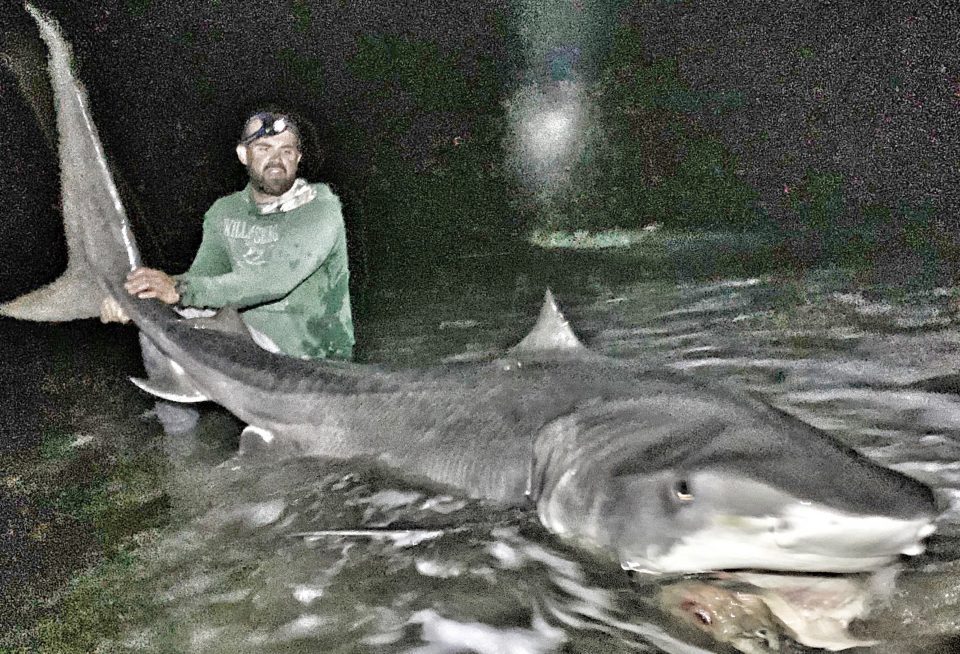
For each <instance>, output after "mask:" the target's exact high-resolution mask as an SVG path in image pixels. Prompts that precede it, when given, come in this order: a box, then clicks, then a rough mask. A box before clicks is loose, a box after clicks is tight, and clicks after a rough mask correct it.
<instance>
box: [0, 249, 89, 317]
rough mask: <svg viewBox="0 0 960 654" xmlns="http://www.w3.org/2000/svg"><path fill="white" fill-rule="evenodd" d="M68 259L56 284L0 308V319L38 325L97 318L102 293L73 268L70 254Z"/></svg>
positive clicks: (84, 275) (22, 296)
mask: <svg viewBox="0 0 960 654" xmlns="http://www.w3.org/2000/svg"><path fill="white" fill-rule="evenodd" d="M70 257H71V261H70V265H69V266H68V267H67V270H66V271H65V272H64V273H63V274H62V275H61V276H60V277H58V278H57V279H56V280H54V281H53V282H51V283H49V284H47V285H46V286H43V287H41V288H38V289H36V290H34V291H31V292H29V293H26V294H24V295H21V296H20V297H18V298H15V299H13V300H10V301H9V302H7V303H5V304H0V316H7V317H9V318H17V319H19V320H36V321H41V322H64V321H67V320H80V319H82V318H95V317H97V316H99V315H100V303H101V301H102V300H103V298H104V292H103V291H102V290H101V289H100V287H99V286H97V284H96V282H95V281H94V280H93V276H92V275H90V274H87V273H86V272H85V271H84V270H82V266H80V265H76V263H75V257H74V254H73V253H72V252H71V254H70Z"/></svg>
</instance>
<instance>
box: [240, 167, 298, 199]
mask: <svg viewBox="0 0 960 654" xmlns="http://www.w3.org/2000/svg"><path fill="white" fill-rule="evenodd" d="M268 168H269V166H268ZM283 170H284V174H283V175H280V176H277V177H272V176H267V175H266V172H267V169H264V171H263V172H264V174H263V175H261V174H260V173H258V172H257V171H255V170H253V169H252V168H250V167H249V166H247V175H248V176H249V177H250V183H251V184H252V185H253V188H255V189H257V191H259V192H260V193H263V194H265V195H273V196H279V195H283V194H284V193H286V192H287V191H289V190H290V189H291V188H292V187H293V183H294V182H295V181H297V176H296V173H288V172H286V169H285V168H284V169H283Z"/></svg>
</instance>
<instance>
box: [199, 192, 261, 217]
mask: <svg viewBox="0 0 960 654" xmlns="http://www.w3.org/2000/svg"><path fill="white" fill-rule="evenodd" d="M249 203H250V197H249V194H248V192H247V189H242V190H240V191H234V192H233V193H230V194H228V195H224V196H222V197H219V198H217V199H216V200H214V201H213V204H211V205H210V208H209V209H207V214H206V217H207V218H213V217H216V216H218V215H222V214H223V213H226V212H230V213H232V212H235V211H237V210H238V209H245V208H246V207H247V205H248V204H249Z"/></svg>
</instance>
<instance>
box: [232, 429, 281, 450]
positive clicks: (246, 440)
mask: <svg viewBox="0 0 960 654" xmlns="http://www.w3.org/2000/svg"><path fill="white" fill-rule="evenodd" d="M274 438H275V437H274V435H273V432H272V431H270V430H269V429H264V428H263V427H256V426H254V425H247V426H246V427H244V429H243V431H242V432H240V454H251V453H252V452H256V451H258V450H265V449H267V448H269V446H270V444H271V443H273V441H274Z"/></svg>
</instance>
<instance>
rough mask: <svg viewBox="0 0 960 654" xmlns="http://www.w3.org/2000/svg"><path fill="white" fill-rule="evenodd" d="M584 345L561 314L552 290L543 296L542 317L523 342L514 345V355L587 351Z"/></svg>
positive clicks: (512, 351)
mask: <svg viewBox="0 0 960 654" xmlns="http://www.w3.org/2000/svg"><path fill="white" fill-rule="evenodd" d="M585 349H586V348H585V347H584V346H583V343H581V342H580V339H578V338H577V336H576V334H574V333H573V330H572V329H570V324H569V323H568V322H567V319H566V318H564V317H563V314H562V313H560V309H559V308H558V307H557V302H556V300H554V299H553V293H551V292H550V289H547V292H546V293H545V294H544V296H543V306H542V307H541V308H540V317H539V318H537V324H536V325H534V326H533V329H531V330H530V333H529V334H527V335H526V336H525V337H524V338H523V340H522V341H520V342H519V343H517V344H516V345H514V346H513V347H512V348H511V349H510V352H511V353H512V354H529V353H536V352H578V351H581V350H585Z"/></svg>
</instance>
